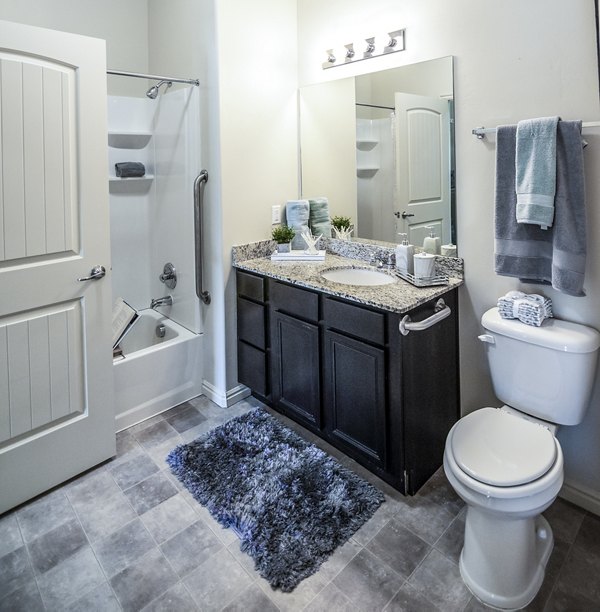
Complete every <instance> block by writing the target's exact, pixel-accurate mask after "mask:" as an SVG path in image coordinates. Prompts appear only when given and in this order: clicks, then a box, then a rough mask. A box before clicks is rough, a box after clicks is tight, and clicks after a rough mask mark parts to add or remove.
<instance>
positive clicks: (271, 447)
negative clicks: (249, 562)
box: [167, 408, 384, 592]
mask: <svg viewBox="0 0 600 612" xmlns="http://www.w3.org/2000/svg"><path fill="white" fill-rule="evenodd" d="M167 463H168V464H169V466H170V467H171V471H172V472H173V474H175V476H177V478H179V480H180V481H181V482H182V483H183V484H184V485H185V486H186V488H187V489H188V490H189V491H190V493H191V494H192V495H193V496H194V498H195V499H196V500H198V501H199V502H200V503H201V504H203V505H204V506H206V507H207V508H208V510H209V511H210V513H211V514H212V515H213V516H214V517H215V518H216V519H217V520H218V521H219V523H221V524H222V525H224V526H225V527H231V528H232V529H234V530H235V531H236V533H237V534H238V536H239V537H240V539H241V549H242V550H243V551H245V552H247V553H248V554H249V555H250V556H251V557H252V558H253V559H254V562H255V567H256V569H257V570H258V572H259V573H260V575H261V576H263V577H264V578H265V579H266V580H268V581H269V583H270V584H271V586H272V587H273V588H279V589H281V590H282V591H286V592H289V591H292V590H293V589H294V588H295V587H296V586H297V585H298V583H299V582H300V581H302V580H303V579H304V578H307V577H308V576H310V575H311V574H314V573H315V572H316V571H317V570H318V569H319V567H320V565H321V564H322V563H323V562H324V561H326V560H327V558H328V557H329V555H331V553H332V552H333V551H334V550H335V549H336V548H337V547H338V546H340V545H341V544H343V543H344V542H346V541H347V540H348V539H349V538H350V536H351V535H352V534H353V533H354V532H355V531H357V529H358V528H359V527H360V526H361V525H363V524H364V523H365V522H366V521H367V520H368V519H369V518H370V517H371V516H372V515H373V513H374V512H375V510H377V508H378V507H379V506H380V505H381V503H382V502H383V500H384V497H383V494H382V493H381V492H380V491H378V490H377V489H376V488H375V487H373V486H371V485H370V484H369V483H367V482H365V481H364V480H363V479H362V478H359V477H358V476H357V475H356V474H354V473H353V472H351V471H350V470H348V469H347V468H345V467H343V466H341V465H340V464H339V463H338V462H337V461H335V460H334V459H333V458H332V457H330V456H329V455H328V454H327V453H325V452H324V451H322V450H320V449H318V448H317V447H316V446H315V445H314V444H309V443H308V442H306V440H304V439H302V438H301V437H300V436H298V435H297V434H295V433H294V432H293V431H291V430H290V429H288V428H287V427H285V426H284V425H283V424H282V423H280V422H279V421H278V420H277V419H275V418H274V417H272V416H271V415H270V414H268V413H267V412H266V411H265V410H263V409H261V408H258V409H256V410H253V411H252V412H248V413H247V414H245V415H243V416H241V417H237V418H235V419H232V420H231V421H229V422H227V423H225V424H224V425H221V426H220V427H217V428H216V429H214V430H212V431H210V432H208V433H207V434H204V435H203V436H201V437H199V438H198V439H197V440H194V441H193V442H191V443H189V444H184V445H181V446H178V447H177V448H175V449H174V450H173V451H171V453H170V454H169V456H168V457H167Z"/></svg>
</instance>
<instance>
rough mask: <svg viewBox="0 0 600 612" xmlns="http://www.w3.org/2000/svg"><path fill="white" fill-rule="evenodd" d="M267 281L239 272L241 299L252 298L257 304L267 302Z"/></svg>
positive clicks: (238, 281)
mask: <svg viewBox="0 0 600 612" xmlns="http://www.w3.org/2000/svg"><path fill="white" fill-rule="evenodd" d="M265 284H266V282H265V279H264V278H263V277H262V276H255V275H254V274H248V273H247V272H241V271H240V270H238V272H237V293H238V295H239V296H241V297H246V298H250V299H251V300H256V301H257V302H264V301H265Z"/></svg>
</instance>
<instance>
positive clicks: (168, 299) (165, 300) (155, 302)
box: [150, 295, 173, 308]
mask: <svg viewBox="0 0 600 612" xmlns="http://www.w3.org/2000/svg"><path fill="white" fill-rule="evenodd" d="M172 305H173V296H172V295H165V297H161V298H152V301H151V302H150V308H156V307H157V306H172Z"/></svg>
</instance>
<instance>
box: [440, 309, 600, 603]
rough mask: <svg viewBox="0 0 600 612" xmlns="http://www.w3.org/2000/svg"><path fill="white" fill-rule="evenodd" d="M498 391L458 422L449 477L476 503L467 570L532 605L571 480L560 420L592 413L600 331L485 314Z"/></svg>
mask: <svg viewBox="0 0 600 612" xmlns="http://www.w3.org/2000/svg"><path fill="white" fill-rule="evenodd" d="M482 324H483V327H484V328H485V330H486V333H485V334H484V335H482V336H479V339H480V340H481V341H483V342H485V343H486V346H487V356H488V361H489V364H490V370H491V375H492V381H493V384H494V391H495V393H496V396H497V397H498V398H499V399H500V400H501V401H503V402H505V404H506V405H505V406H502V407H501V408H482V409H480V410H476V411H475V412H472V413H471V414H469V415H467V416H465V417H463V418H462V419H460V420H459V421H458V422H457V423H456V424H455V425H454V427H453V428H452V429H451V430H450V433H449V434H448V438H447V439H446V448H445V452H444V470H445V472H446V476H447V477H448V480H449V481H450V483H451V484H452V486H453V487H454V489H455V490H456V492H457V493H458V495H460V497H461V498H462V499H463V500H464V501H465V502H466V503H467V518H466V525H465V543H464V547H463V550H462V553H461V556H460V571H461V575H462V578H463V580H464V582H465V584H466V585H467V586H468V587H469V589H470V590H471V591H472V593H473V594H474V595H475V596H476V597H477V598H478V599H480V600H481V601H483V602H484V603H486V604H488V605H490V606H494V607H496V608H501V609H515V608H522V607H524V606H526V605H527V604H528V603H530V602H531V600H533V598H534V597H535V596H536V594H537V592H538V590H539V588H540V586H541V584H542V581H543V579H544V569H545V567H546V563H547V561H548V557H549V556H550V553H551V552H552V546H553V537H552V530H551V529H550V526H549V525H548V522H547V521H546V519H545V518H544V517H543V516H541V513H542V511H543V510H545V509H546V508H547V507H548V506H549V505H550V504H551V503H552V502H553V501H554V500H555V499H556V496H557V495H558V492H559V491H560V488H561V486H562V483H563V455H562V450H561V448H560V444H559V443H558V440H557V439H556V438H555V436H554V434H555V431H556V424H561V425H575V424H577V423H580V422H581V420H582V419H583V416H584V414H585V411H586V409H587V406H588V402H589V398H590V394H591V390H592V385H593V382H594V377H595V373H596V359H597V354H598V347H599V346H600V334H599V333H598V332H597V331H596V330H594V329H591V328H589V327H586V326H584V325H579V324H576V323H569V322H567V321H560V320H557V319H549V320H546V321H545V322H544V323H543V324H542V326H541V327H532V326H529V325H525V324H524V323H521V322H520V321H518V320H512V319H510V320H507V319H502V318H501V317H500V315H499V313H498V309H497V308H492V309H491V310H488V311H487V312H486V313H485V314H484V315H483V317H482Z"/></svg>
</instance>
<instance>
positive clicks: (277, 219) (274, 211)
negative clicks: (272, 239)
mask: <svg viewBox="0 0 600 612" xmlns="http://www.w3.org/2000/svg"><path fill="white" fill-rule="evenodd" d="M271 223H272V224H273V225H275V223H281V205H280V204H275V205H274V206H271Z"/></svg>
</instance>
